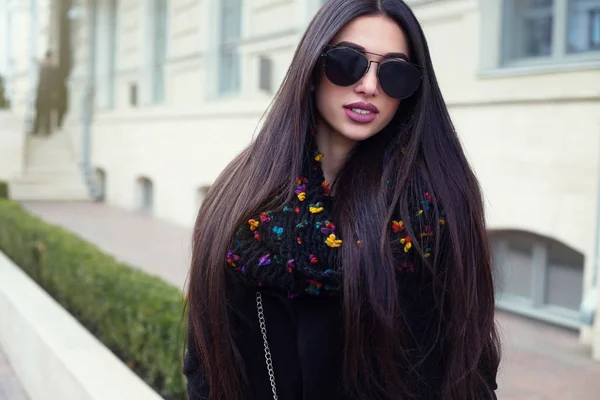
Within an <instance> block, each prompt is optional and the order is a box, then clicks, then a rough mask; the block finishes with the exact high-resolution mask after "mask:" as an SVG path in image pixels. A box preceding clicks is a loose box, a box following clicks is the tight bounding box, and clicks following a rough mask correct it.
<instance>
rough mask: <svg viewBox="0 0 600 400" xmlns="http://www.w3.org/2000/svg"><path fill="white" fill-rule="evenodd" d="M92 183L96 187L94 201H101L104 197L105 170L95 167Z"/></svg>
mask: <svg viewBox="0 0 600 400" xmlns="http://www.w3.org/2000/svg"><path fill="white" fill-rule="evenodd" d="M94 185H95V188H96V193H97V197H96V201H99V202H103V201H104V200H105V198H106V171H104V170H103V169H102V168H96V170H95V171H94Z"/></svg>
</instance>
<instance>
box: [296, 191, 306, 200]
mask: <svg viewBox="0 0 600 400" xmlns="http://www.w3.org/2000/svg"><path fill="white" fill-rule="evenodd" d="M304 199H306V193H305V192H300V193H298V200H300V201H304Z"/></svg>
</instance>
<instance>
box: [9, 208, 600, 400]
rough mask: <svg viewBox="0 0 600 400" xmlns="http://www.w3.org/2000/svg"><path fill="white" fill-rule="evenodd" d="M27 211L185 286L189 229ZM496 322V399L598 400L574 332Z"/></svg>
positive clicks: (95, 213) (597, 378) (122, 214)
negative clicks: (499, 343)
mask: <svg viewBox="0 0 600 400" xmlns="http://www.w3.org/2000/svg"><path fill="white" fill-rule="evenodd" d="M25 207H26V208H27V209H28V210H30V211H31V212H32V213H34V214H37V215H39V216H41V217H42V218H44V219H45V220H47V221H48V222H51V223H55V224H59V225H62V226H64V227H65V228H67V229H69V230H71V231H73V232H75V233H77V234H78V235H80V236H81V237H83V238H85V239H87V240H90V241H92V242H95V243H96V244H97V245H98V246H99V247H101V248H103V249H104V250H105V251H107V252H109V253H112V254H114V255H115V256H117V257H118V258H119V259H122V260H123V261H126V262H128V263H131V264H132V265H134V266H137V267H138V268H141V269H143V270H145V271H147V272H149V273H152V274H157V275H160V276H162V277H164V278H165V279H166V280H167V281H169V282H171V283H173V284H174V285H175V286H177V287H179V288H183V285H184V282H185V278H186V275H187V271H188V268H189V254H190V240H191V233H192V230H191V228H190V229H185V228H181V227H178V226H174V225H172V224H168V223H165V222H161V221H158V220H155V219H152V218H150V217H147V216H143V215H139V214H136V213H132V212H127V211H123V210H120V209H116V208H112V207H108V206H106V205H103V204H96V203H26V204H25ZM498 323H499V325H500V327H501V334H502V337H503V345H504V353H503V362H502V364H501V370H500V373H499V377H498V385H499V387H500V388H499V390H498V399H500V400H600V363H597V362H594V361H592V360H591V358H590V355H589V354H587V353H586V351H584V350H583V349H582V348H581V347H580V346H579V344H578V335H577V333H576V332H573V331H570V330H565V329H560V328H557V327H554V326H551V325H546V324H544V323H541V322H535V321H531V320H528V319H525V318H521V317H517V316H514V315H511V314H507V313H502V312H500V313H498ZM0 400H4V399H2V398H1V397H0ZM11 400H13V399H12V398H11Z"/></svg>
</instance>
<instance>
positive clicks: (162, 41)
mask: <svg viewBox="0 0 600 400" xmlns="http://www.w3.org/2000/svg"><path fill="white" fill-rule="evenodd" d="M152 5H153V9H152V16H153V30H152V36H153V37H152V45H153V49H152V61H151V62H152V65H151V67H152V102H154V103H161V102H163V101H164V100H165V60H166V56H167V38H168V32H167V1H166V0H153V2H152Z"/></svg>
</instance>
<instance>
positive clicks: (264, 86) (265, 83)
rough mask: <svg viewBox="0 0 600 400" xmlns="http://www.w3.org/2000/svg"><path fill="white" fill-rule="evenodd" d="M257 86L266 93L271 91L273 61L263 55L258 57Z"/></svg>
mask: <svg viewBox="0 0 600 400" xmlns="http://www.w3.org/2000/svg"><path fill="white" fill-rule="evenodd" d="M258 62H259V65H258V69H259V76H258V88H259V89H260V90H262V91H264V92H266V93H272V92H273V84H272V83H273V61H272V60H271V59H270V58H268V57H265V56H261V57H259V61H258Z"/></svg>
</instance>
